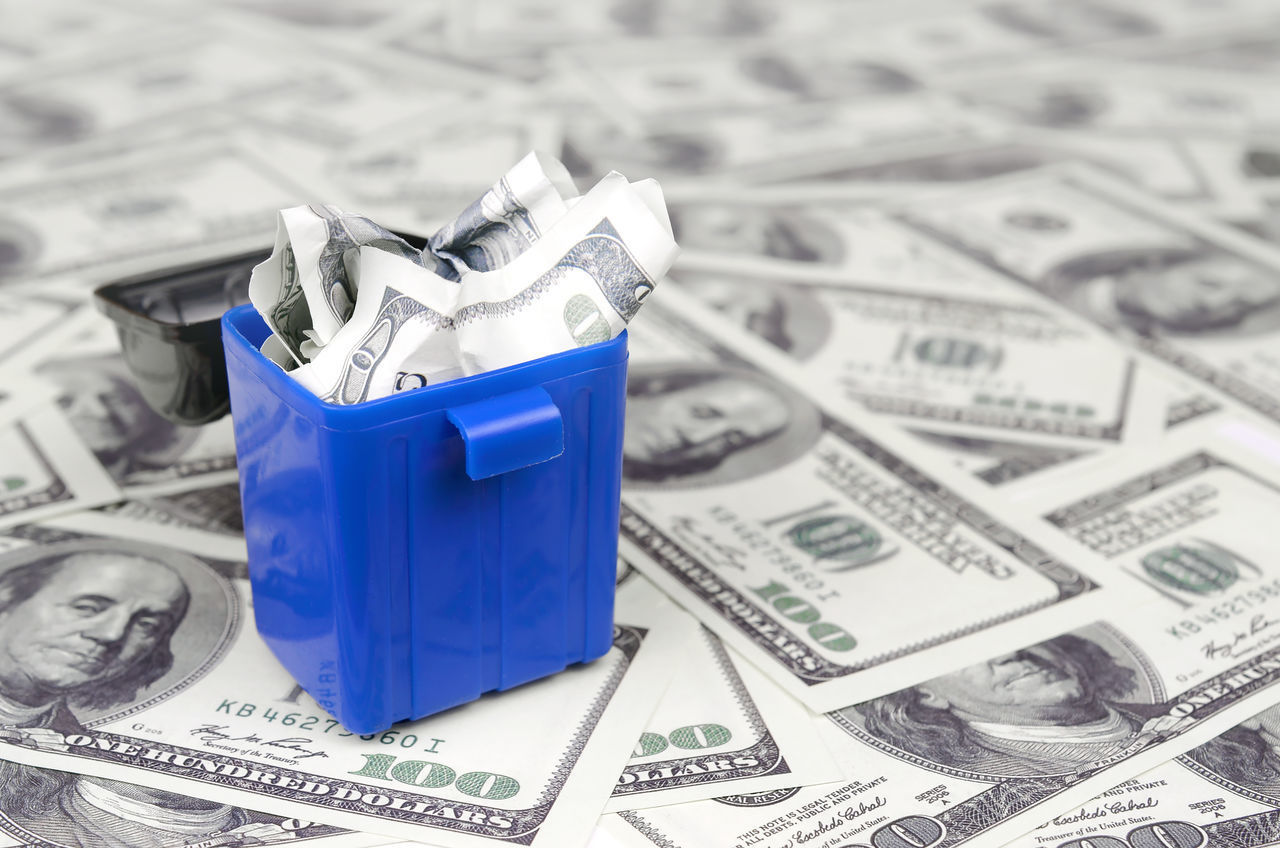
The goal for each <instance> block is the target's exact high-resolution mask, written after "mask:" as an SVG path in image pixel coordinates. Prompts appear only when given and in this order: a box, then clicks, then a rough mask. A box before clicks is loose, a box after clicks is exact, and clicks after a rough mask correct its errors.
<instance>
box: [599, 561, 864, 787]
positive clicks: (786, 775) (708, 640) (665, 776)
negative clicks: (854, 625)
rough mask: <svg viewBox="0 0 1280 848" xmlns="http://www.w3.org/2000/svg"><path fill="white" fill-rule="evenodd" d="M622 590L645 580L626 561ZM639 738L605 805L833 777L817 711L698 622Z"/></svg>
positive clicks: (835, 773)
mask: <svg viewBox="0 0 1280 848" xmlns="http://www.w3.org/2000/svg"><path fill="white" fill-rule="evenodd" d="M623 571H624V576H623V577H622V578H621V579H620V580H619V584H618V589H619V596H620V597H623V598H624V600H625V593H627V592H630V591H632V589H631V588H630V584H631V583H634V582H642V583H647V582H648V581H647V580H645V578H644V577H642V576H641V575H639V574H638V573H636V572H635V571H634V570H633V569H632V568H631V567H630V566H629V565H623ZM645 727H646V729H645V732H644V733H642V734H641V735H640V738H639V740H637V742H636V746H635V749H634V750H633V751H632V752H631V759H630V760H629V761H628V762H627V766H626V768H625V769H623V772H622V775H621V776H620V777H619V778H618V783H617V786H615V787H614V790H613V795H612V796H611V798H610V799H609V803H608V804H606V805H605V809H606V810H613V811H616V810H631V809H640V808H643V807H656V806H663V805H666V804H675V803H682V802H685V801H694V800H699V799H702V798H713V797H715V796H717V795H723V794H726V793H728V792H761V791H766V790H772V789H779V788H782V787H785V786H792V785H794V784H796V783H803V784H813V783H826V782H827V781H831V780H837V779H839V778H840V776H841V774H840V771H839V769H838V768H837V767H836V765H835V762H834V761H833V760H832V759H831V758H830V757H828V756H827V754H826V751H825V750H824V746H823V743H822V740H821V739H820V737H819V736H818V730H817V727H816V726H815V719H814V717H813V716H812V715H811V714H810V713H809V712H808V711H807V710H805V709H804V708H803V707H802V706H800V704H799V703H798V702H796V701H795V700H794V699H792V698H789V697H787V695H786V694H785V693H783V692H782V691H781V690H779V689H778V687H777V686H776V685H775V684H773V683H772V682H771V681H769V680H768V679H767V678H766V677H764V675H762V674H761V673H760V672H759V671H757V670H756V669H755V668H753V667H752V666H751V665H750V664H749V663H747V662H746V661H745V660H744V659H743V658H742V657H741V656H740V655H738V654H737V653H736V652H734V651H733V650H732V649H730V648H727V647H725V645H724V644H723V643H722V642H721V641H720V640H719V639H718V638H717V637H716V636H715V635H714V634H713V633H712V632H711V631H710V630H707V629H706V628H705V627H701V628H699V629H698V633H697V635H696V636H694V637H693V638H692V639H690V640H688V641H687V642H686V644H685V646H684V648H683V650H682V651H681V653H680V658H679V663H678V664H677V666H676V670H675V676H674V678H673V679H672V681H671V685H670V687H669V688H668V689H667V692H666V694H665V695H663V697H662V700H661V701H659V702H658V708H657V710H656V711H655V712H654V714H653V716H652V717H651V718H650V719H649V721H648V724H647V725H646V726H645Z"/></svg>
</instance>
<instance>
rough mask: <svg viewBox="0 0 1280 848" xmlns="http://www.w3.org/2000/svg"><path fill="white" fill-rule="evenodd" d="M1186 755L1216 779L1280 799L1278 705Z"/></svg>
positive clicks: (1279, 725) (1279, 723)
mask: <svg viewBox="0 0 1280 848" xmlns="http://www.w3.org/2000/svg"><path fill="white" fill-rule="evenodd" d="M1186 756H1187V758H1188V759H1190V760H1192V761H1193V762H1195V763H1196V764H1198V765H1199V766H1201V767H1202V768H1204V769H1206V770H1208V771H1209V772H1210V773H1211V774H1212V775H1214V776H1215V777H1216V778H1217V779H1218V780H1219V782H1222V783H1225V784H1227V785H1229V786H1231V787H1232V788H1238V789H1241V790H1244V791H1245V792H1252V793H1255V794H1258V795H1263V796H1265V797H1267V798H1271V799H1275V800H1280V706H1274V707H1271V708H1269V709H1266V710H1263V711H1262V712H1261V713H1259V714H1258V715H1256V716H1254V717H1253V718H1250V719H1246V720H1245V721H1242V722H1241V723H1240V724H1238V725H1236V726H1235V727H1233V728H1231V729H1230V730H1228V731H1226V732H1225V733H1223V734H1221V735H1219V736H1216V737H1214V738H1213V739H1210V740H1209V741H1208V742H1206V743H1205V744H1203V745H1201V746H1200V747H1199V748H1195V749H1193V750H1191V751H1188V752H1187V754H1186Z"/></svg>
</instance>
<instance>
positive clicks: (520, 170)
mask: <svg viewBox="0 0 1280 848" xmlns="http://www.w3.org/2000/svg"><path fill="white" fill-rule="evenodd" d="M576 197H577V190H576V189H575V188H574V186H573V181H572V180H571V179H570V177H569V173H568V172H567V171H565V169H564V166H563V165H561V164H560V163H559V162H557V161H555V160H553V159H550V158H548V157H545V156H540V155H539V154H537V153H530V154H528V155H527V156H525V158H524V159H522V160H520V161H519V162H518V163H516V165H515V166H514V167H513V168H511V170H510V171H508V172H507V174H506V175H505V176H504V177H503V178H502V179H501V180H499V181H498V182H497V183H496V184H495V185H494V186H493V187H492V188H490V189H489V190H488V191H486V192H485V193H484V194H483V195H481V197H480V199H479V200H476V201H475V202H473V203H472V204H471V205H469V206H468V207H467V208H466V209H464V210H463V211H462V213H460V214H459V215H458V216H457V217H456V218H454V219H453V220H452V221H450V222H449V223H448V224H446V225H445V226H444V227H442V228H441V229H439V230H438V231H437V232H436V233H435V234H434V235H432V236H431V238H430V239H429V240H428V242H427V245H426V247H427V248H429V249H427V250H423V249H422V247H414V246H412V245H410V244H409V243H408V242H406V241H405V240H404V239H402V238H401V237H400V236H398V235H396V234H395V233H392V232H390V231H389V230H387V229H385V228H383V227H381V226H379V225H378V224H375V223H374V222H373V221H370V220H369V219H368V218H364V217H361V216H359V215H352V214H350V213H347V212H343V211H342V210H341V209H339V208H338V207H336V206H321V205H312V206H295V207H292V208H290V209H283V210H281V211H280V213H279V220H278V224H277V227H276V244H275V249H274V250H273V251H272V253H271V256H270V257H269V258H268V259H267V260H266V261H265V262H263V263H261V264H259V265H258V266H256V267H255V268H254V269H253V274H252V277H251V278H250V281H249V297H250V299H251V300H252V301H253V304H254V306H256V307H257V309H258V312H259V313H260V314H261V315H263V317H264V318H265V319H266V320H267V323H268V325H269V326H270V327H271V329H272V330H273V331H274V332H275V334H276V336H277V337H278V339H279V340H280V342H282V343H283V346H284V348H285V349H286V350H287V351H288V352H289V353H290V354H291V355H292V356H293V358H294V360H295V361H296V362H297V363H298V364H299V365H301V364H303V363H304V362H305V361H306V360H310V359H313V358H315V356H316V354H317V353H318V351H319V349H320V348H322V347H323V346H325V345H327V344H328V343H329V342H330V341H332V340H333V337H334V335H336V334H337V332H338V331H339V330H341V329H342V327H343V326H344V325H345V324H346V323H347V321H348V320H350V318H351V313H352V309H353V308H354V305H355V302H356V299H357V297H358V294H359V292H358V288H359V279H360V273H359V270H358V266H357V265H356V262H355V260H356V258H357V254H358V253H359V248H361V247H363V246H365V245H368V246H370V247H372V248H376V249H377V250H380V251H383V252H385V253H389V254H391V255H392V256H396V257H399V258H401V259H403V260H405V261H407V262H409V263H411V264H413V265H416V266H419V267H421V268H425V269H428V270H429V271H431V272H433V273H435V274H437V275H440V276H443V277H446V278H448V279H450V280H456V279H457V278H458V276H459V275H460V274H462V273H464V272H466V271H493V270H496V269H497V268H499V267H501V266H502V265H505V264H506V263H507V262H508V261H510V260H511V259H513V258H515V257H516V256H518V255H519V254H521V253H523V252H524V250H525V249H527V248H528V246H529V245H530V244H532V243H533V242H535V241H537V240H538V239H539V238H541V237H542V235H543V233H544V232H546V231H547V230H548V229H550V227H551V226H552V225H554V224H555V223H556V222H557V221H559V220H560V219H561V218H562V217H564V214H565V212H566V211H568V203H567V201H568V200H569V199H576ZM344 352H345V351H344Z"/></svg>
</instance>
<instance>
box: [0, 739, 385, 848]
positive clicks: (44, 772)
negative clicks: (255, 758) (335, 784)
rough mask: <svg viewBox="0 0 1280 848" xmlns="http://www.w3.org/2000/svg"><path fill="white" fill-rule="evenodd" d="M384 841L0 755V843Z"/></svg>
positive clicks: (316, 847) (6, 846) (83, 846)
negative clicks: (27, 762)
mask: <svg viewBox="0 0 1280 848" xmlns="http://www.w3.org/2000/svg"><path fill="white" fill-rule="evenodd" d="M0 733H5V731H4V730H0ZM10 733H11V731H10ZM385 842H386V837H383V836H375V835H372V834H366V833H355V832H352V831H349V830H342V829H341V828H336V827H331V826H329V825H322V824H316V823H315V822H310V821H303V820H300V819H296V818H289V817H285V816H277V815H271V814H268V813H259V812H255V811H253V810H246V809H244V808H243V807H235V806H232V805H230V804H223V803H219V802H217V801H209V800H205V799H203V798H193V797H191V796H190V795H182V794H179V793H177V792H169V791H166V790H162V789H153V788H148V787H145V786H138V785H136V784H132V783H123V782H121V781H119V780H108V779H106V778H101V777H93V776H91V775H85V774H75V773H73V772H67V771H58V770H56V769H46V768H37V767H34V766H26V765H21V764H19V763H11V762H4V761H0V848H26V846H34V845H39V846H42V848H43V846H50V848H62V846H76V848H251V846H261V845H276V844H281V843H288V844H289V845H306V846H308V848H365V846H372V845H381V844H383V843H385Z"/></svg>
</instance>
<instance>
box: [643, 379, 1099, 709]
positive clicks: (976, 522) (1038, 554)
mask: <svg viewBox="0 0 1280 848" xmlns="http://www.w3.org/2000/svg"><path fill="white" fill-rule="evenodd" d="M734 358H735V359H736V357H734ZM743 364H747V363H743ZM823 427H824V429H825V430H827V431H828V432H830V433H832V434H833V435H834V436H836V437H837V438H839V439H841V440H842V441H844V442H845V443H847V444H848V445H849V446H850V447H852V448H854V450H855V451H857V452H858V453H859V454H861V455H862V456H863V457H865V458H866V459H867V460H869V461H870V462H872V463H874V464H875V465H878V466H879V467H880V468H882V469H884V470H885V471H887V472H889V474H890V475H892V476H894V477H896V478H897V479H898V480H899V481H900V482H901V483H902V484H904V485H906V486H909V487H910V488H911V489H913V490H914V491H915V492H916V493H918V495H919V496H920V497H922V498H924V499H926V500H928V501H930V502H931V503H933V504H934V505H936V506H937V507H938V508H940V509H941V510H942V511H943V512H945V513H946V514H948V515H950V516H952V517H953V518H955V519H956V520H957V521H958V522H960V523H962V524H964V525H966V526H968V527H969V528H970V529H972V530H974V531H975V532H976V533H977V534H978V535H979V536H980V537H982V538H984V539H986V540H987V541H988V542H990V543H992V544H993V545H995V546H996V547H998V548H1001V549H1003V550H1005V551H1007V552H1008V553H1009V554H1011V555H1012V556H1013V557H1014V558H1015V559H1017V560H1019V561H1020V562H1022V563H1024V564H1025V565H1027V566H1030V567H1031V569H1032V570H1034V571H1036V572H1037V573H1039V574H1040V576H1041V577H1043V578H1045V579H1046V580H1048V581H1049V582H1051V583H1052V584H1054V585H1055V586H1056V587H1057V589H1058V593H1057V596H1056V597H1051V598H1046V599H1045V600H1044V601H1041V602H1039V603H1036V604H1031V605H1028V606H1025V607H1022V608H1019V609H1018V610H1015V611H1012V612H1008V613H1005V614H1004V615H1001V616H992V617H989V618H985V619H983V620H982V621H979V622H976V623H973V624H971V625H969V626H967V627H964V628H959V629H958V630H956V631H953V632H950V633H945V634H938V635H937V636H935V637H933V638H932V639H928V640H921V641H918V642H914V643H912V644H910V645H907V646H903V647H901V648H899V649H897V650H895V651H892V652H887V653H883V654H880V655H877V656H876V657H874V658H872V659H869V660H866V661H864V662H862V663H859V664H854V665H840V664H838V663H834V662H831V661H830V660H828V659H826V658H825V657H823V656H821V655H819V654H817V653H816V652H814V651H811V650H809V649H807V648H805V647H804V645H803V643H802V642H800V641H799V640H798V639H796V638H795V637H794V636H793V635H792V634H790V633H788V635H789V636H791V638H790V639H789V640H788V643H787V645H786V646H783V645H779V644H777V643H776V640H772V639H765V640H759V639H753V637H754V636H755V635H756V630H757V628H756V627H755V626H754V625H753V624H752V618H753V617H755V618H758V617H759V613H758V607H757V606H756V605H755V603H754V602H753V601H751V600H750V599H748V598H747V597H746V596H745V595H743V594H741V593H740V592H738V591H737V590H735V589H733V588H732V587H730V586H728V585H726V584H724V583H723V582H722V581H721V580H720V579H719V578H718V577H717V576H716V575H715V573H714V571H712V569H711V568H710V567H708V566H706V565H704V564H702V563H701V562H699V561H698V560H697V559H695V558H693V557H691V556H689V555H687V554H685V553H684V552H683V551H682V550H681V548H680V546H679V545H678V544H677V543H676V542H674V541H673V540H672V539H671V538H669V537H668V536H667V535H666V534H665V533H663V532H662V531H661V530H660V529H659V528H658V527H656V526H655V525H654V524H652V523H651V522H650V521H648V520H647V519H646V518H644V517H643V516H642V515H641V514H640V513H639V512H638V511H636V510H635V509H633V508H632V507H631V506H629V505H628V504H627V502H626V495H625V493H624V496H623V503H622V510H621V534H622V536H623V537H624V538H625V539H626V540H627V541H628V542H629V543H631V544H632V545H634V546H635V547H636V549H637V550H639V551H640V552H642V553H643V554H644V555H645V556H646V557H647V558H648V559H649V560H651V561H652V562H653V563H654V564H655V565H657V566H658V567H660V568H662V569H663V570H664V571H665V572H667V574H669V575H670V576H671V577H672V578H673V579H675V580H677V581H678V582H680V583H681V584H682V585H683V586H684V587H685V588H686V589H687V590H688V591H690V592H692V593H693V594H694V595H695V596H696V597H697V598H699V600H701V601H702V602H703V603H706V604H707V605H708V606H710V607H712V608H713V609H715V610H716V611H717V612H719V613H721V615H722V617H723V618H724V619H725V621H727V622H729V623H730V624H732V625H733V626H735V627H737V628H738V629H739V631H741V632H742V633H743V635H744V636H746V637H747V638H748V639H753V641H754V642H755V644H756V646H757V647H759V648H760V649H761V650H762V651H764V652H766V653H767V654H769V655H770V656H772V657H773V658H774V659H775V660H776V661H778V662H779V663H781V664H782V665H783V666H784V667H785V668H786V669H787V670H788V671H789V672H790V673H791V674H792V675H793V676H794V677H795V678H796V679H797V680H799V681H801V682H802V683H804V684H805V685H807V686H816V685H819V684H821V683H825V682H827V681H830V680H836V679H839V678H841V677H845V676H847V675H850V674H855V673H857V672H859V671H862V670H864V669H867V668H871V667H874V666H876V665H879V664H881V663H884V662H886V661H888V660H891V659H896V658H898V657H901V656H905V655H907V654H912V653H915V652H917V651H922V650H925V649H927V648H930V647H932V646H934V645H937V644H939V643H942V642H946V641H949V640H951V639H955V638H958V637H960V636H964V635H968V634H970V633H974V632H977V631H980V630H984V629H986V628H988V627H993V626H995V625H997V624H1001V623H1003V622H1005V621H1009V620H1012V619H1015V618H1018V617H1021V616H1024V615H1027V614H1028V613H1030V612H1032V611H1034V610H1037V609H1043V608H1045V607H1048V606H1050V605H1051V604H1054V603H1061V602H1063V601H1066V600H1068V599H1070V598H1074V597H1077V596H1080V595H1083V594H1085V593H1086V592H1090V591H1093V590H1096V589H1098V588H1100V586H1099V584H1097V583H1095V582H1094V581H1093V580H1091V579H1089V578H1088V577H1086V576H1085V575H1083V574H1081V573H1080V572H1077V571H1075V570H1074V569H1072V568H1071V567H1070V566H1069V565H1068V564H1067V563H1065V562H1061V561H1059V560H1057V559H1056V558H1054V557H1053V556H1051V555H1050V554H1049V553H1048V552H1046V551H1044V550H1043V549H1041V548H1040V547H1039V546H1038V545H1036V544H1035V543H1034V542H1032V541H1031V540H1030V539H1027V538H1024V537H1023V536H1021V535H1019V534H1018V533H1017V532H1016V531H1015V530H1013V529H1012V528H1010V527H1007V526H1006V525H1004V524H1002V523H1001V522H999V521H997V520H996V519H995V518H994V517H992V516H991V515H989V514H988V513H986V512H984V511H983V510H981V509H979V508H978V507H977V506H976V505H974V504H972V503H970V502H968V501H967V500H965V499H964V498H962V497H960V496H958V495H956V494H955V493H954V492H952V491H951V490H949V489H947V488H946V487H945V486H943V485H942V484H941V483H938V482H937V481H935V480H933V479H932V478H930V477H928V476H927V475H925V474H924V473H923V472H921V471H920V470H918V469H917V468H916V467H915V466H914V465H911V464H910V463H908V462H907V461H906V460H904V459H902V458H900V457H898V456H897V455H896V454H893V453H891V452H890V451H888V450H886V449H885V448H883V447H881V446H880V445H879V444H878V443H876V442H875V441H874V440H872V439H871V438H870V437H867V436H864V435H862V434H861V433H859V432H858V431H857V430H856V429H855V428H853V427H852V426H850V425H847V424H845V423H843V422H841V421H838V420H836V419H834V418H832V417H831V416H829V415H826V414H824V415H823ZM1066 575H1071V577H1072V579H1070V580H1068V579H1066ZM744 611H745V612H744ZM779 627H780V625H779ZM800 649H803V655H799V654H800V653H801V651H800ZM806 662H807V663H808V664H811V665H812V666H813V669H812V670H808V669H806V668H805V667H804V666H805V664H806Z"/></svg>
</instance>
